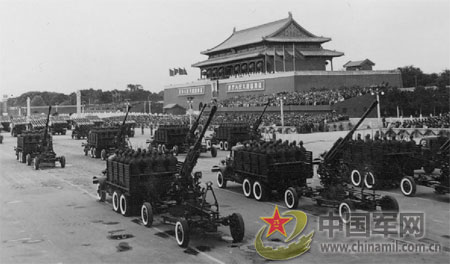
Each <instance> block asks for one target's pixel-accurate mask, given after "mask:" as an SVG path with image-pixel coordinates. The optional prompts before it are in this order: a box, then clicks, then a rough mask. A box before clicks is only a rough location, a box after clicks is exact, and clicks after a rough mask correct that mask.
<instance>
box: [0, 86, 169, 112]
mask: <svg viewBox="0 0 450 264" xmlns="http://www.w3.org/2000/svg"><path fill="white" fill-rule="evenodd" d="M28 97H30V98H31V105H32V106H44V105H75V104H76V102H77V97H76V93H75V92H73V93H71V94H63V93H57V92H37V91H33V92H26V93H23V94H21V95H20V96H18V97H15V98H9V99H8V105H9V106H22V107H23V106H26V105H27V98H28ZM163 99H164V91H161V92H159V93H152V92H150V91H146V90H144V89H143V87H142V85H140V84H128V85H127V88H126V89H125V90H117V89H116V90H112V91H102V90H101V89H93V88H90V89H85V90H81V102H82V104H110V103H123V102H126V101H131V102H132V101H152V102H157V101H161V100H163Z"/></svg>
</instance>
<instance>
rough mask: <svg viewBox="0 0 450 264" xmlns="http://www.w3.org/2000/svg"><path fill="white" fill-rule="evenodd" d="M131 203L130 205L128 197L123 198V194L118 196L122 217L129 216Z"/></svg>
mask: <svg viewBox="0 0 450 264" xmlns="http://www.w3.org/2000/svg"><path fill="white" fill-rule="evenodd" d="M131 211H132V209H131V203H130V197H128V196H125V194H121V195H120V213H121V214H122V215H123V216H130V215H131Z"/></svg>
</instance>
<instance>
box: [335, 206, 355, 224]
mask: <svg viewBox="0 0 450 264" xmlns="http://www.w3.org/2000/svg"><path fill="white" fill-rule="evenodd" d="M355 209H356V208H355V204H354V203H353V202H352V201H351V200H344V201H343V202H342V203H341V204H340V205H339V216H340V217H341V219H342V222H344V224H348V223H350V220H351V218H352V213H353V212H354V211H355Z"/></svg>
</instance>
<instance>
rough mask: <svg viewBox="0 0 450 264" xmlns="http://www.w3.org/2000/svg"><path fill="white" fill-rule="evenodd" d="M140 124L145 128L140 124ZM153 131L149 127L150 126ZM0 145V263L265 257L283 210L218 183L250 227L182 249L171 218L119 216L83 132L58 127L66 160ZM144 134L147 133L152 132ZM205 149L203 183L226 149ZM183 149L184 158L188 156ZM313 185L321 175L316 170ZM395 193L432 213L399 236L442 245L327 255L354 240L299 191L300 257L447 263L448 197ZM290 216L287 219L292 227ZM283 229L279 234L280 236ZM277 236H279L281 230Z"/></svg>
mask: <svg viewBox="0 0 450 264" xmlns="http://www.w3.org/2000/svg"><path fill="white" fill-rule="evenodd" d="M139 132H140V131H139ZM146 132H148V131H146ZM3 135H4V137H5V139H4V143H3V144H2V145H0V164H1V165H0V166H1V167H0V178H1V179H0V182H1V183H0V206H1V207H0V236H1V246H0V250H1V251H0V263H31V262H33V263H100V262H102V263H103V262H104V263H125V262H126V263H144V262H145V263H262V262H265V260H264V259H262V258H261V257H260V256H259V255H258V254H257V253H256V252H255V249H254V246H253V242H254V238H255V235H256V233H257V232H258V230H259V229H260V228H261V227H262V226H263V222H262V220H261V219H260V217H261V216H272V214H273V211H274V206H275V205H278V206H279V208H280V212H283V211H285V210H286V208H285V207H284V205H283V202H282V201H276V200H275V201H273V200H272V201H266V202H257V201H255V200H252V199H246V198H244V196H243V195H242V192H241V186H240V185H238V184H233V183H229V184H228V188H227V189H217V188H215V192H216V195H217V198H218V200H219V203H220V206H221V207H220V208H221V213H222V215H228V214H231V213H233V212H239V213H241V214H242V215H243V217H244V221H245V225H246V234H245V238H244V241H243V242H242V243H236V244H234V243H232V241H231V237H230V234H229V230H228V228H226V227H221V228H220V229H219V231H220V232H219V234H218V235H207V234H196V235H194V237H193V239H192V240H191V243H190V247H189V248H188V249H181V248H179V247H178V246H177V245H176V242H175V239H174V238H173V227H172V226H170V225H165V224H163V223H162V222H161V221H158V220H157V221H156V222H155V225H154V227H152V228H145V227H144V226H142V225H141V224H140V221H139V217H138V216H132V217H123V216H121V215H119V214H117V213H115V212H113V211H112V209H111V205H110V199H108V200H107V203H100V202H98V201H97V200H96V186H95V185H93V184H92V176H94V175H100V172H101V171H102V170H103V169H104V167H105V164H104V162H102V161H100V160H98V159H91V158H89V157H86V156H84V155H83V154H82V148H81V143H82V142H83V141H82V140H72V139H70V133H69V135H66V136H54V148H55V151H56V153H57V154H58V155H65V156H66V159H67V166H66V168H64V169H62V168H59V167H57V168H53V169H41V170H38V171H34V170H33V169H32V168H31V167H28V166H26V165H24V164H20V163H18V162H17V161H16V160H15V155H14V153H13V147H14V146H15V141H16V139H15V138H12V137H10V136H9V135H7V134H6V133H3ZM147 135H148V133H147ZM317 138H318V139H317V140H311V141H309V142H310V143H308V144H307V148H308V149H310V150H312V151H316V150H317V152H318V151H319V150H322V149H326V148H328V147H329V146H331V144H332V143H333V142H334V140H335V139H333V138H327V137H326V136H325V134H318V135H317ZM145 139H146V136H142V135H137V136H136V137H135V138H133V139H132V143H133V145H134V146H145V143H144V142H145ZM226 154H227V153H226V152H219V156H218V157H217V158H211V157H210V156H209V155H207V154H205V155H202V157H201V158H200V159H199V162H198V164H197V167H196V170H200V171H202V172H203V182H206V181H213V182H214V184H215V174H213V173H212V172H210V169H211V167H212V165H215V164H217V163H218V162H219V161H220V159H223V158H225V156H226ZM183 158H184V157H183V156H180V157H179V159H183ZM311 184H312V185H316V184H318V180H317V179H316V178H314V179H312V180H311ZM382 193H384V194H387V193H388V194H390V195H393V196H395V197H396V198H397V199H398V201H399V204H400V208H401V210H402V211H423V212H425V214H426V233H425V236H424V237H422V238H420V239H416V238H412V237H409V238H402V239H398V238H395V239H397V240H399V241H400V242H401V243H411V244H418V243H424V244H430V243H438V244H440V246H441V249H442V250H441V252H440V253H433V254H431V253H428V254H419V253H408V254H398V253H395V254H367V253H365V254H325V253H322V252H321V250H320V244H321V243H326V242H354V241H356V240H354V239H353V238H352V239H349V238H346V237H345V236H344V234H342V233H338V234H337V235H336V237H335V238H333V239H330V238H328V236H327V233H326V232H321V231H319V229H318V221H319V218H318V215H323V214H326V213H327V212H328V211H329V209H327V208H323V207H317V206H315V204H313V203H312V202H311V201H309V200H308V199H302V200H301V206H300V209H301V210H304V211H305V212H306V213H307V214H308V217H309V218H308V225H307V227H306V228H305V231H306V232H309V231H313V230H315V234H314V238H313V242H312V244H311V250H310V251H309V252H308V253H306V254H305V255H303V256H301V257H300V258H298V259H293V260H290V261H288V262H292V263H297V262H298V261H300V260H301V261H302V262H303V263H392V262H397V263H422V262H427V263H448V261H449V260H450V259H449V257H450V254H449V251H450V243H449V242H450V231H449V230H450V226H449V219H450V211H449V197H448V196H436V195H435V194H434V193H433V192H432V189H430V188H426V187H418V194H417V197H415V198H406V197H404V196H403V195H401V193H400V192H399V191H398V190H389V191H384V192H382ZM292 228H293V225H292V224H291V223H289V224H288V225H287V230H291V229H292ZM279 238H282V237H281V236H280V237H279ZM363 240H365V241H369V242H374V243H375V242H380V243H381V242H389V241H393V240H389V239H388V238H384V237H382V236H377V237H371V238H365V239H363ZM273 244H275V245H276V244H277V242H276V239H275V241H273Z"/></svg>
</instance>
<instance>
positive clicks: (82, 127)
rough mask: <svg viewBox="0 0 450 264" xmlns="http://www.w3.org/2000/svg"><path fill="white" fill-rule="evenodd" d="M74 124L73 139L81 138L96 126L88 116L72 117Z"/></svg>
mask: <svg viewBox="0 0 450 264" xmlns="http://www.w3.org/2000/svg"><path fill="white" fill-rule="evenodd" d="M72 126H73V129H72V139H74V138H75V139H81V138H86V137H87V136H88V134H89V131H90V130H91V128H92V127H94V123H92V122H91V121H90V120H89V119H87V118H75V119H72Z"/></svg>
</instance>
